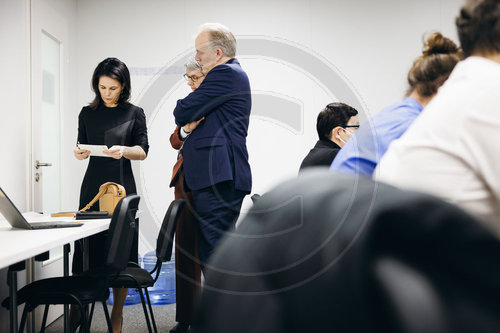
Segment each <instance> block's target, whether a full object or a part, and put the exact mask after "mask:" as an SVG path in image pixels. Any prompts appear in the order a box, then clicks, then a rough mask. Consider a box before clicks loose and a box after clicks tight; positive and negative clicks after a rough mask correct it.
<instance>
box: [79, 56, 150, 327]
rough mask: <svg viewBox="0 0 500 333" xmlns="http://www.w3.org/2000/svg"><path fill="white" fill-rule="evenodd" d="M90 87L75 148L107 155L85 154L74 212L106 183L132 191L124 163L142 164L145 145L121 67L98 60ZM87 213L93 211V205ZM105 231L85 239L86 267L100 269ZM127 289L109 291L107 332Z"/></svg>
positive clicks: (141, 118)
mask: <svg viewBox="0 0 500 333" xmlns="http://www.w3.org/2000/svg"><path fill="white" fill-rule="evenodd" d="M92 89H93V91H94V93H95V98H94V100H93V101H92V103H90V105H88V106H85V107H84V108H83V109H82V110H81V112H80V115H79V117H78V142H79V143H81V144H94V145H106V146H108V147H109V148H108V149H107V150H105V151H104V152H105V153H106V155H108V156H109V157H98V156H91V157H90V161H89V164H88V167H87V172H86V173H85V177H84V178H83V183H82V187H81V190H80V205H79V207H80V209H82V208H83V207H85V205H87V204H88V203H89V202H90V201H91V200H92V198H94V196H95V195H96V194H97V192H98V191H99V187H100V186H101V185H102V184H104V183H106V182H115V183H118V184H121V185H123V186H124V187H125V190H126V191H127V195H129V194H134V193H137V190H136V187H135V180H134V175H133V173H132V167H131V164H130V160H144V159H145V158H146V156H147V153H148V149H149V145H148V136H147V129H146V116H145V114H144V111H143V110H142V109H141V108H139V107H137V106H135V105H132V104H130V103H129V102H128V101H129V99H130V73H129V71H128V68H127V66H126V65H125V64H124V63H123V62H121V61H120V60H118V59H116V58H107V59H105V60H103V61H102V62H101V63H100V64H99V65H97V68H96V69H95V70H94V74H93V76H92ZM89 154H90V152H89V151H88V150H82V149H79V148H76V149H75V150H74V155H75V157H76V158H77V159H78V160H83V159H86V158H88V157H89ZM89 210H99V203H96V204H94V206H92V207H91V208H90V209H89ZM106 233H107V232H102V233H100V234H97V235H95V236H91V237H90V238H89V242H88V243H89V251H88V252H89V266H90V267H89V268H95V267H98V266H101V265H103V257H102V254H103V253H104V247H105V240H106ZM137 257H138V235H137V233H136V234H135V237H134V242H133V247H132V251H131V254H130V260H131V261H135V262H137ZM82 270H83V251H82V246H81V244H80V243H76V244H75V254H74V256H73V273H74V274H80V273H81V272H82ZM126 296H127V289H125V288H116V289H113V310H112V311H111V323H112V326H113V332H120V331H121V325H122V310H123V304H124V303H125V298H126Z"/></svg>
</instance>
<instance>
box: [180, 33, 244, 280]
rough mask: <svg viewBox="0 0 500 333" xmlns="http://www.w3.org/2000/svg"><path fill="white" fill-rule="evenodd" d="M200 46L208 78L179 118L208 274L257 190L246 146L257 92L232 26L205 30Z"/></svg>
mask: <svg viewBox="0 0 500 333" xmlns="http://www.w3.org/2000/svg"><path fill="white" fill-rule="evenodd" d="M195 46H196V57H195V58H196V60H197V61H198V62H199V63H200V64H201V65H202V67H203V73H205V75H206V77H205V80H204V81H203V82H202V84H201V85H200V86H199V87H198V89H196V90H195V91H193V92H192V93H190V94H189V95H188V96H187V97H186V98H183V99H181V100H178V101H177V106H176V107H175V110H174V116H175V122H176V123H177V125H179V128H181V130H180V136H181V137H183V138H184V145H183V148H182V154H183V157H184V175H185V182H186V185H187V187H188V188H189V189H190V190H191V192H192V195H193V200H194V209H195V212H196V215H197V219H198V226H199V234H200V237H199V247H198V250H199V257H200V261H201V263H202V267H203V270H204V271H205V267H204V266H205V263H206V261H207V260H208V258H209V257H210V255H211V253H212V252H213V250H214V248H215V246H216V244H217V242H218V241H219V239H220V238H221V237H222V236H223V235H224V233H225V232H227V231H228V230H231V229H233V228H234V224H235V222H236V220H237V218H238V216H239V214H240V209H241V204H242V202H243V198H244V197H245V195H247V194H248V193H250V190H251V186H252V174H251V171H250V165H249V163H248V151H247V147H246V136H247V132H248V123H249V117H250V109H251V92H250V83H249V81H248V77H247V75H246V73H245V72H244V71H243V70H242V69H241V66H240V63H239V62H238V60H237V59H235V54H236V39H235V38H234V35H233V34H232V33H231V32H230V31H229V30H228V29H227V28H226V27H224V26H222V25H220V24H205V25H203V26H202V28H201V32H200V33H199V34H198V36H197V37H196V41H195ZM201 119H202V120H203V121H201V122H199V120H201ZM190 124H197V127H196V126H190ZM192 127H195V128H196V129H195V130H192V131H191V129H192Z"/></svg>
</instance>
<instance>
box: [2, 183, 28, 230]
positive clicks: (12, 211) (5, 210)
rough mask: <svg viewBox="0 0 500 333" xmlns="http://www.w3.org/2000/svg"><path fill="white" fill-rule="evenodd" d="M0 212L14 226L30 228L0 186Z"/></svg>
mask: <svg viewBox="0 0 500 333" xmlns="http://www.w3.org/2000/svg"><path fill="white" fill-rule="evenodd" d="M0 213H2V215H3V216H4V217H5V219H6V220H7V222H9V223H10V225H11V226H13V227H14V228H21V229H32V228H31V225H30V224H29V223H28V222H27V221H26V219H25V218H24V216H23V215H22V214H21V212H20V211H19V210H18V209H17V207H16V206H15V205H14V203H12V201H10V199H9V197H8V196H7V194H5V192H4V191H3V190H2V188H1V187H0Z"/></svg>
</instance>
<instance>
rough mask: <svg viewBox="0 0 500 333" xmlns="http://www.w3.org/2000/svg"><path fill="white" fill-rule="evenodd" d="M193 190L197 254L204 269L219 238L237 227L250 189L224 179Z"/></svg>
mask: <svg viewBox="0 0 500 333" xmlns="http://www.w3.org/2000/svg"><path fill="white" fill-rule="evenodd" d="M191 193H192V195H193V201H194V207H195V211H196V219H197V222H198V254H199V257H200V263H201V268H202V270H203V271H205V264H206V262H207V261H208V259H209V258H210V255H211V254H212V253H213V251H214V249H215V247H216V245H217V243H218V241H219V240H220V239H221V237H222V236H223V235H224V234H225V233H226V232H227V231H230V230H233V229H234V225H235V223H236V220H237V219H238V216H239V215H240V209H241V204H242V203H243V198H244V197H245V195H247V192H244V191H240V190H237V189H236V188H235V187H234V182H233V181H225V182H221V183H218V184H215V185H212V186H209V187H205V188H202V189H200V190H195V191H194V190H193V191H192V192H191Z"/></svg>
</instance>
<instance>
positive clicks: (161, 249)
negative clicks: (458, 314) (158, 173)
mask: <svg viewBox="0 0 500 333" xmlns="http://www.w3.org/2000/svg"><path fill="white" fill-rule="evenodd" d="M185 203H186V201H185V200H184V199H178V200H174V201H172V203H171V204H170V206H169V207H168V210H167V213H166V214H165V217H164V218H163V222H162V225H161V229H160V232H159V234H158V239H157V241H156V265H155V267H154V268H153V270H152V271H151V272H148V271H147V270H145V269H143V268H141V267H139V266H138V265H137V264H136V263H129V266H128V267H127V268H126V269H125V270H123V271H122V272H120V274H119V275H118V276H117V277H116V279H114V280H112V281H111V283H110V284H109V287H111V288H134V289H136V290H137V291H138V292H139V295H140V297H141V303H142V308H143V310H144V316H145V318H146V324H147V326H148V331H149V332H150V333H151V332H152V329H151V323H150V319H149V315H150V316H151V322H152V326H153V329H154V331H155V332H157V328H156V322H155V318H154V315H153V309H152V307H151V301H150V299H149V292H148V288H149V287H152V286H153V285H154V284H155V282H156V280H158V277H159V274H160V270H161V266H162V264H163V263H164V262H166V261H170V258H171V257H172V244H173V239H174V233H175V228H176V225H177V220H178V219H179V217H180V215H181V213H182V209H183V208H184V205H185ZM153 275H154V278H153ZM143 291H144V292H145V294H146V299H147V303H148V308H149V315H148V309H147V308H146V303H145V300H144V294H143Z"/></svg>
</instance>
